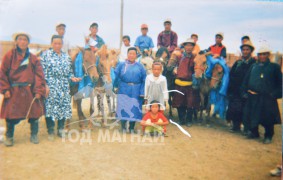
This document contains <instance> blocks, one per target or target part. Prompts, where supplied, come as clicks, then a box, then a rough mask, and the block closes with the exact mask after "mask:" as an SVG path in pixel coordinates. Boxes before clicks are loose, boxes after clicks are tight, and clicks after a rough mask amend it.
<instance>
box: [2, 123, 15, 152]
mask: <svg viewBox="0 0 283 180" xmlns="http://www.w3.org/2000/svg"><path fill="white" fill-rule="evenodd" d="M14 131H15V125H14V124H13V123H11V122H8V121H6V139H5V141H4V144H5V145H6V146H7V147H9V146H13V145H14Z"/></svg>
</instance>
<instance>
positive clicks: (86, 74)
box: [83, 63, 96, 76]
mask: <svg viewBox="0 0 283 180" xmlns="http://www.w3.org/2000/svg"><path fill="white" fill-rule="evenodd" d="M94 66H95V67H96V64H92V65H90V66H88V67H87V68H86V67H85V65H84V63H83V67H84V70H85V76H88V75H89V73H88V70H89V69H90V68H92V67H94Z"/></svg>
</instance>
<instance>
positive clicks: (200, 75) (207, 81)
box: [193, 53, 224, 125]
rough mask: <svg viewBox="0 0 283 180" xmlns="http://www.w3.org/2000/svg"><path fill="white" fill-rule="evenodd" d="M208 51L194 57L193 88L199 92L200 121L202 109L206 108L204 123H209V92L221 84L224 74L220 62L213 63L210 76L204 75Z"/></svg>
mask: <svg viewBox="0 0 283 180" xmlns="http://www.w3.org/2000/svg"><path fill="white" fill-rule="evenodd" d="M209 54H210V53H206V54H198V55H196V57H195V59H194V63H195V66H194V71H195V73H194V77H195V80H194V82H195V83H194V85H193V88H194V89H198V90H199V93H200V119H199V120H200V122H202V121H203V110H206V113H207V116H206V123H207V125H209V119H210V111H211V103H210V92H211V90H212V89H214V90H217V89H219V87H220V85H221V80H222V78H223V75H224V70H223V67H222V66H221V65H220V64H215V66H214V68H213V70H212V76H211V78H208V77H206V74H205V73H206V70H207V68H208V65H207V58H206V56H208V55H209Z"/></svg>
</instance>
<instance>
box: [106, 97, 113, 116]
mask: <svg viewBox="0 0 283 180" xmlns="http://www.w3.org/2000/svg"><path fill="white" fill-rule="evenodd" d="M106 101H107V105H108V116H111V112H112V108H111V99H110V95H108V94H106Z"/></svg>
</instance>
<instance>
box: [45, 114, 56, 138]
mask: <svg viewBox="0 0 283 180" xmlns="http://www.w3.org/2000/svg"><path fill="white" fill-rule="evenodd" d="M45 121H46V127H47V132H48V140H49V141H54V127H55V122H54V121H53V120H52V118H51V117H46V118H45Z"/></svg>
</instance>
